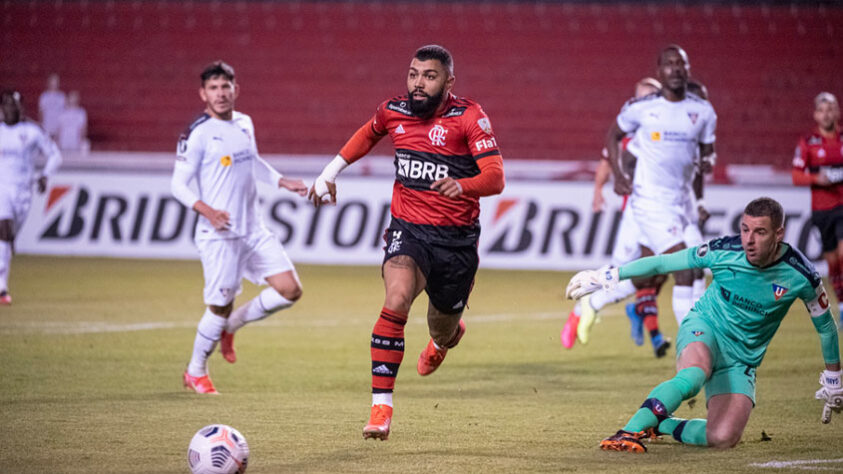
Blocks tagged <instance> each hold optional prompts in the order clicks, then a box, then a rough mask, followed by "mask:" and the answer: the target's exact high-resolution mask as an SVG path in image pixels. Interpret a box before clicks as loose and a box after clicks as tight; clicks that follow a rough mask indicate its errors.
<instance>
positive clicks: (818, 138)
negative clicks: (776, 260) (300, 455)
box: [793, 92, 843, 328]
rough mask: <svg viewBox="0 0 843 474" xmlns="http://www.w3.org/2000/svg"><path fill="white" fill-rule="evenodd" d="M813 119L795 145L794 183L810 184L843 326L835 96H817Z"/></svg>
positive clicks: (841, 134)
mask: <svg viewBox="0 0 843 474" xmlns="http://www.w3.org/2000/svg"><path fill="white" fill-rule="evenodd" d="M814 121H816V122H817V127H816V128H815V129H814V130H813V131H812V132H811V133H809V134H807V135H805V136H803V137H802V138H801V139H800V140H799V145H797V147H796V154H795V156H794V157H793V184H795V185H797V186H810V187H811V209H812V210H813V215H812V216H811V220H812V221H813V223H814V225H815V226H816V227H817V229H819V231H820V236H821V238H822V251H823V257H824V258H825V261H826V263H828V277H829V279H830V280H831V284H832V286H833V287H834V293H835V295H837V305H838V310H839V311H840V313H839V314H840V315H841V316H840V322H839V323H838V327H840V328H843V131H841V130H840V105H839V103H838V102H837V98H836V97H834V96H833V95H832V94H830V93H828V92H823V93H821V94H819V95H818V96H817V97H816V98H815V99H814Z"/></svg>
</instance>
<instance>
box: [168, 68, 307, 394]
mask: <svg viewBox="0 0 843 474" xmlns="http://www.w3.org/2000/svg"><path fill="white" fill-rule="evenodd" d="M200 77H201V80H202V86H201V87H200V88H199V96H200V97H201V98H202V101H203V102H204V103H205V113H204V114H203V115H202V116H201V117H199V118H198V119H197V120H196V121H194V122H193V124H191V125H190V127H189V128H188V130H187V131H186V132H185V133H184V134H182V136H181V138H180V140H179V144H178V152H177V158H176V164H175V168H174V170H173V179H172V191H173V195H174V196H175V197H176V199H178V200H179V201H180V202H181V203H182V204H184V205H185V206H187V207H188V208H189V209H193V210H195V211H196V212H198V213H199V214H200V216H201V217H200V218H199V222H198V224H197V226H196V235H195V240H196V246H197V248H198V249H199V257H200V260H201V261H202V268H203V273H204V276H205V290H204V300H205V304H206V305H207V306H208V308H207V309H206V311H205V314H204V315H203V316H202V319H201V320H200V321H199V326H198V328H197V331H196V338H195V340H194V344H193V356H192V357H191V359H190V363H189V364H188V367H187V370H186V371H185V372H184V385H185V387H187V388H190V389H192V390H194V391H195V392H197V393H210V394H215V393H217V391H216V389H215V388H214V385H213V383H212V382H211V379H210V377H209V376H208V369H207V361H208V356H209V355H210V354H211V353H212V352H213V351H214V348H215V347H216V344H217V342H218V341H221V344H220V349H221V351H222V354H223V357H224V358H225V359H226V360H227V361H228V362H234V361H235V360H236V356H235V353H234V346H233V338H234V332H235V331H237V330H238V329H240V328H241V327H243V325H245V324H246V323H250V322H254V321H258V320H261V319H263V318H265V317H267V316H269V315H270V314H272V313H274V312H276V311H279V310H282V309H284V308H288V307H290V306H292V305H293V303H295V302H296V301H297V300H298V299H299V298H301V295H302V288H301V283H300V281H299V277H298V275H297V274H296V270H295V268H294V267H293V264H292V263H291V262H290V259H289V258H288V257H287V253H286V252H285V251H284V247H283V246H282V245H281V242H280V241H279V240H278V238H277V237H276V236H274V235H273V234H272V233H271V232H270V231H269V230H268V229H267V228H266V226H265V225H264V223H263V219H262V218H261V217H260V213H259V211H258V198H257V188H256V179H260V180H261V181H264V182H267V183H269V184H270V185H272V186H277V187H279V188H284V189H287V190H289V191H292V192H294V193H297V194H299V195H300V196H304V195H305V194H306V193H307V187H306V186H305V184H304V182H303V181H302V180H300V179H289V178H284V177H283V176H282V175H281V173H279V172H277V171H276V170H274V169H273V168H272V167H271V166H270V165H269V164H268V163H267V162H266V161H264V160H263V159H262V158H261V157H260V156H259V155H258V149H257V144H256V141H255V131H254V126H253V125H252V120H251V119H250V118H249V116H248V115H245V114H242V113H240V112H235V111H234V101H235V99H236V98H237V96H238V94H239V86H238V85H237V84H236V83H235V80H234V69H232V67H231V66H229V65H228V64H226V63H224V62H222V61H218V62H215V63H213V64H211V65H209V66H208V67H206V68H205V70H204V71H202V74H201V75H200ZM194 179H195V180H196V187H197V188H198V194H197V193H195V192H194V191H193V190H192V189H191V188H190V186H189V185H190V182H191V181H193V180H194ZM244 277H245V278H248V279H249V280H251V281H252V282H254V283H256V284H262V283H268V284H269V286H270V288H265V289H264V290H262V291H261V292H260V294H258V296H257V297H255V298H254V299H252V300H251V301H249V302H247V303H246V304H244V305H242V306H240V307H239V308H237V309H236V310H234V311H233V312H232V309H233V306H234V297H235V296H236V295H237V294H238V293H239V292H240V289H241V287H240V283H241V280H242V279H243V278H244Z"/></svg>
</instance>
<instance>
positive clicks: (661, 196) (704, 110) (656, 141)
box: [617, 94, 717, 204]
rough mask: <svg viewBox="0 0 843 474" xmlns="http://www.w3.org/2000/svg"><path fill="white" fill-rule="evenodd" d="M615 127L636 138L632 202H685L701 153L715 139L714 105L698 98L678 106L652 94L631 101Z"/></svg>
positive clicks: (689, 97) (631, 146) (631, 145)
mask: <svg viewBox="0 0 843 474" xmlns="http://www.w3.org/2000/svg"><path fill="white" fill-rule="evenodd" d="M617 122H618V127H620V129H621V130H622V131H624V132H627V133H634V134H635V136H634V138H633V140H632V141H631V142H630V143H629V146H628V150H629V151H630V152H631V153H632V154H633V155H635V156H636V157H637V158H638V160H637V162H636V165H635V176H634V177H633V181H632V182H633V191H632V194H633V197H636V196H638V197H642V198H646V199H652V200H658V201H661V202H665V203H668V204H678V203H683V202H685V201H686V200H687V199H688V186H689V183H690V182H691V180H692V178H693V176H694V163H695V161H696V157H697V153H698V152H697V150H698V149H699V146H700V144H711V143H714V140H715V135H714V130H715V128H716V126H717V115H716V114H715V113H714V108H713V107H712V106H711V104H710V103H709V102H708V101H706V100H703V99H701V98H699V97H697V96H696V95H694V94H686V96H685V99H684V100H682V101H680V102H670V101H668V100H667V99H665V98H664V97H662V96H661V95H660V94H651V95H648V96H645V97H642V98H640V99H632V100H630V101H629V102H627V103H626V104H625V105H624V106H623V108H622V109H621V112H620V114H618V118H617Z"/></svg>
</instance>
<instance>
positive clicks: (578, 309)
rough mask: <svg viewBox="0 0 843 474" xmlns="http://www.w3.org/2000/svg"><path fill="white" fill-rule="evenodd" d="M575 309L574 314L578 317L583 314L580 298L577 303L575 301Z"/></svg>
mask: <svg viewBox="0 0 843 474" xmlns="http://www.w3.org/2000/svg"><path fill="white" fill-rule="evenodd" d="M573 311H574V314H575V315H576V316H577V317H580V316H582V303H580V300H577V302H576V303H574V309H573Z"/></svg>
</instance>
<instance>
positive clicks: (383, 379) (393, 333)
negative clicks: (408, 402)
mask: <svg viewBox="0 0 843 474" xmlns="http://www.w3.org/2000/svg"><path fill="white" fill-rule="evenodd" d="M405 324H407V315H406V314H402V313H399V312H397V311H393V310H390V309H387V308H386V307H384V308H383V309H381V314H380V317H379V318H378V320H377V321H376V322H375V327H374V329H372V345H371V353H372V404H377V403H375V401H376V398H375V397H376V396H377V395H379V394H385V393H388V394H390V395H391V394H392V390H393V389H394V388H395V377H396V376H397V375H398V368H399V367H400V366H401V360H402V359H404V325H405ZM387 398H388V399H387ZM378 400H379V401H382V402H383V404H385V405H389V406H392V397H391V396H390V397H382V396H380V397H378Z"/></svg>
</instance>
